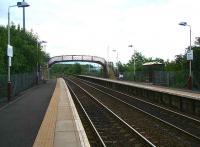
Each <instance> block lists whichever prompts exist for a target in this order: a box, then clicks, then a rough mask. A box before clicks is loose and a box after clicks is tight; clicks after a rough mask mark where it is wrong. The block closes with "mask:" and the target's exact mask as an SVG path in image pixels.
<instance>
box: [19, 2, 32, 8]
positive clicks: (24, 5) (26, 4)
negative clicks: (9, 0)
mask: <svg viewBox="0 0 200 147" xmlns="http://www.w3.org/2000/svg"><path fill="white" fill-rule="evenodd" d="M17 6H18V7H29V6H30V5H29V4H28V3H27V2H17Z"/></svg>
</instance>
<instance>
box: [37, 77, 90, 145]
mask: <svg viewBox="0 0 200 147" xmlns="http://www.w3.org/2000/svg"><path fill="white" fill-rule="evenodd" d="M33 146H34V147H90V144H89V141H88V138H87V136H86V133H85V130H84V128H83V126H82V123H81V120H80V118H79V115H78V113H77V110H76V108H75V105H74V102H73V99H72V97H71V95H70V93H69V89H68V87H67V85H66V83H65V81H64V80H63V79H62V78H59V79H58V80H57V84H56V88H55V91H54V94H53V96H52V98H51V102H50V104H49V107H48V110H47V112H46V114H45V117H44V120H43V122H42V125H41V127H40V130H39V132H38V135H37V138H36V140H35V142H34V145H33Z"/></svg>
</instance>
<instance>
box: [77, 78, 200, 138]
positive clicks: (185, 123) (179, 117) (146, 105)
mask: <svg viewBox="0 0 200 147" xmlns="http://www.w3.org/2000/svg"><path fill="white" fill-rule="evenodd" d="M81 81H82V82H85V83H87V84H89V85H90V86H93V87H94V88H96V89H98V90H100V91H102V92H104V93H106V94H109V95H112V96H114V97H115V98H117V99H119V100H121V101H123V102H125V103H128V104H129V105H131V106H134V107H137V108H138V109H141V110H144V111H145V112H147V113H148V114H150V115H152V116H155V117H157V118H158V119H160V120H163V121H164V122H168V123H169V124H172V125H173V126H174V127H176V128H179V129H180V130H182V131H185V133H188V134H190V135H191V136H193V137H194V138H197V139H198V140H200V120H198V119H196V118H193V117H191V116H187V115H185V114H182V113H179V112H177V111H173V110H170V109H167V108H165V107H162V106H158V105H155V104H153V103H150V102H147V101H145V100H142V99H139V98H136V97H133V96H130V95H128V94H125V93H122V92H119V91H116V90H112V89H110V88H107V87H104V86H102V85H98V84H95V83H92V82H89V81H86V80H81Z"/></svg>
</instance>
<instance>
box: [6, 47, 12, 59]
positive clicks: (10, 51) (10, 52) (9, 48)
mask: <svg viewBox="0 0 200 147" xmlns="http://www.w3.org/2000/svg"><path fill="white" fill-rule="evenodd" d="M7 56H8V57H13V47H12V46H11V45H9V44H8V47H7Z"/></svg>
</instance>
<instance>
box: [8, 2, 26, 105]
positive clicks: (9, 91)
mask: <svg viewBox="0 0 200 147" xmlns="http://www.w3.org/2000/svg"><path fill="white" fill-rule="evenodd" d="M28 6H29V4H28V3H26V2H17V5H12V6H9V7H8V48H7V56H8V84H7V90H8V91H7V96H8V101H10V98H11V96H12V82H11V80H10V67H11V58H12V56H13V49H12V46H11V45H10V8H12V7H22V8H24V7H28Z"/></svg>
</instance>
